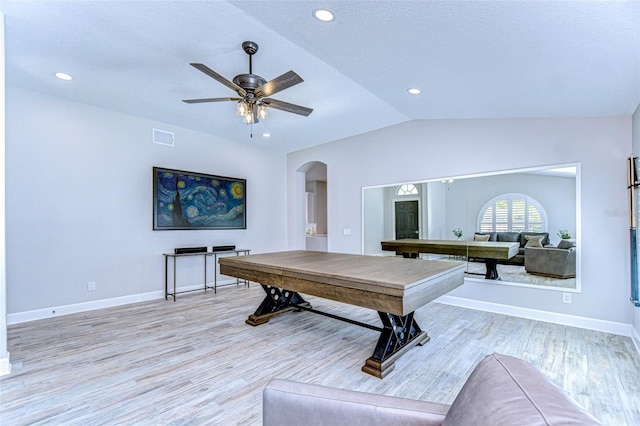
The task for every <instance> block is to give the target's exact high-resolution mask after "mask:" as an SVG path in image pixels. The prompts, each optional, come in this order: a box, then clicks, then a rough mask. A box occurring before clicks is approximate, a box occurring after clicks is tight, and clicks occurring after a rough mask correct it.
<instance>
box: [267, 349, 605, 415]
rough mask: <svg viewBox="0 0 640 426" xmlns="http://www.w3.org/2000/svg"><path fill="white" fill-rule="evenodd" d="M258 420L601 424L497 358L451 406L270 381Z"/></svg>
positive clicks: (522, 367)
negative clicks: (260, 417) (260, 418)
mask: <svg viewBox="0 0 640 426" xmlns="http://www.w3.org/2000/svg"><path fill="white" fill-rule="evenodd" d="M385 380H386V379H385ZM262 421H263V423H262V424H263V425H264V426H290V425H291V426H294V425H295V426H298V425H306V426H313V425H318V426H324V425H327V426H329V425H331V426H340V425H344V426H354V425H366V426H375V425H385V426H388V425H395V426H401V425H407V426H409V425H421V426H468V425H474V426H485V425H487V426H489V425H490V426H496V425H527V426H537V425H540V426H543V425H544V426H549V425H565V426H566V425H585V426H586V425H598V424H600V423H599V422H598V421H597V420H596V419H595V418H593V417H592V416H591V415H590V414H589V413H587V412H586V411H585V410H584V409H583V408H581V407H580V406H579V405H578V404H577V403H576V402H575V401H573V399H571V397H569V395H567V394H566V393H564V391H563V390H562V389H560V388H559V387H557V386H556V385H555V384H553V383H552V382H551V381H550V380H549V379H547V378H546V377H545V376H544V375H543V374H542V373H540V371H538V370H536V369H535V368H534V367H533V366H532V365H531V364H529V363H528V362H526V361H524V360H521V359H518V358H514V357H511V356H507V355H500V354H492V355H489V356H487V357H486V358H485V359H484V360H482V361H481V362H480V363H479V364H478V365H477V367H476V368H475V370H474V371H473V372H472V373H471V376H470V377H469V379H468V380H467V381H466V382H465V384H464V385H463V386H462V389H461V390H460V393H458V395H457V396H456V398H455V400H454V401H453V403H452V404H451V405H448V404H439V403H435V402H429V401H419V400H410V399H405V398H400V397H393V396H388V395H375V394H369V393H363V392H356V391H352V390H346V389H336V388H329V387H325V386H319V385H314V384H308V383H298V382H292V381H289V380H282V379H272V380H271V381H270V382H269V383H268V384H267V386H266V387H265V389H264V393H263V398H262Z"/></svg>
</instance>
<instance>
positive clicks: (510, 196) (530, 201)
mask: <svg viewBox="0 0 640 426" xmlns="http://www.w3.org/2000/svg"><path fill="white" fill-rule="evenodd" d="M505 199H506V200H507V201H508V203H509V205H508V211H509V217H508V231H507V232H515V231H513V222H512V219H513V217H512V214H511V212H512V208H511V206H512V202H513V201H514V200H521V199H524V200H525V219H524V226H525V230H524V232H535V231H530V230H529V215H528V210H529V209H528V206H529V205H533V206H534V207H535V208H536V209H537V210H538V213H539V214H540V219H541V225H542V231H547V229H548V219H547V212H546V211H545V209H544V207H542V204H540V203H539V202H538V201H537V200H536V199H535V198H533V197H531V196H530V195H527V194H521V193H518V192H507V193H504V194H500V195H498V196H496V197H493V198H492V199H491V200H489V201H487V202H486V203H485V204H484V206H482V208H481V209H480V211H479V212H478V216H477V219H476V230H477V232H479V231H481V230H482V219H483V217H484V215H485V213H486V211H487V209H488V208H489V207H491V206H495V204H496V202H498V201H503V200H505ZM491 225H492V231H483V232H496V217H495V209H494V211H493V218H492V224H491Z"/></svg>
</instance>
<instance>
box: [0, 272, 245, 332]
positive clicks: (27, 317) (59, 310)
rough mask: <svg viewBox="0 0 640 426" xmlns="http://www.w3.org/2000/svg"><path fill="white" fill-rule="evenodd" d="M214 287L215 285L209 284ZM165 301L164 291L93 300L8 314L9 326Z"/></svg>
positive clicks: (197, 286) (183, 288) (181, 288)
mask: <svg viewBox="0 0 640 426" xmlns="http://www.w3.org/2000/svg"><path fill="white" fill-rule="evenodd" d="M232 282H235V279H233V280H225V281H220V282H218V286H222V285H225V284H229V283H232ZM209 285H210V286H213V283H210V284H209ZM199 289H202V284H199V285H193V286H184V287H179V288H178V289H177V290H178V291H191V290H199ZM157 299H164V291H152V292H149V293H141V294H132V295H129V296H120V297H113V298H111V299H101V300H93V301H91V302H82V303H75V304H72V305H63V306H51V307H48V308H43V309H36V310H33V311H26V312H18V313H15V314H7V325H12V324H20V323H23V322H29V321H36V320H41V319H47V318H53V317H58V316H61V315H69V314H77V313H80V312H87V311H94V310H96V309H103V308H111V307H114V306H120V305H128V304H130V303H138V302H147V301H149V300H157Z"/></svg>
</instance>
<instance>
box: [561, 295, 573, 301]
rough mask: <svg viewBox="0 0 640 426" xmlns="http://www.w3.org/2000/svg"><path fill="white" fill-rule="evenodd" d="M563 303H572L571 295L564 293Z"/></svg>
mask: <svg viewBox="0 0 640 426" xmlns="http://www.w3.org/2000/svg"><path fill="white" fill-rule="evenodd" d="M562 303H571V293H562Z"/></svg>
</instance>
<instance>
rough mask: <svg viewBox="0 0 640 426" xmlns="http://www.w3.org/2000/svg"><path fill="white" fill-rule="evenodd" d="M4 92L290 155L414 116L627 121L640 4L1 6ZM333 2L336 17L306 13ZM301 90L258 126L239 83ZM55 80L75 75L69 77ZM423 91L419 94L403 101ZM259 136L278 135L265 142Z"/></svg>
mask: <svg viewBox="0 0 640 426" xmlns="http://www.w3.org/2000/svg"><path fill="white" fill-rule="evenodd" d="M0 6H1V8H2V11H3V13H4V14H5V30H6V36H5V44H6V80H7V85H10V86H19V87H24V88H27V89H31V90H35V91H39V92H43V93H47V94H51V95H54V96H59V97H63V98H68V99H72V100H75V101H79V102H84V103H88V104H92V105H96V106H99V107H103V108H108V109H111V110H116V111H122V112H125V113H128V114H134V115H137V116H141V117H146V118H150V119H154V120H158V121H161V122H165V123H170V124H173V125H177V126H182V127H187V128H191V129H195V130H199V131H203V132H207V133H210V134H213V135H218V136H221V137H224V138H227V139H230V140H234V141H239V142H245V143H251V144H259V145H264V146H269V147H273V148H274V149H277V150H281V151H285V152H290V151H294V150H297V149H301V148H304V147H308V146H312V145H316V144H320V143H325V142H329V141H333V140H337V139H341V138H345V137H348V136H352V135H355V134H360V133H364V132H368V131H371V130H375V129H378V128H381V127H386V126H389V125H393V124H397V123H401V122H404V121H408V120H415V119H460V118H522V117H575V116H586V117H591V116H616V115H630V114H632V113H633V112H634V110H635V109H636V107H637V105H638V102H640V0H633V1H607V2H605V1H595V0H594V1H587V0H585V1H575V0H573V1H504V0H503V1H229V2H227V1H51V0H47V1H25V0H20V1H4V0H2V1H0ZM318 7H326V8H329V9H331V10H332V11H333V12H334V13H335V14H336V19H335V21H333V22H331V23H322V22H319V21H317V20H315V19H314V18H313V17H312V11H313V10H314V9H315V8H318ZM245 40H252V41H255V42H257V43H258V44H259V45H260V50H259V51H258V53H257V54H256V55H255V56H254V58H253V71H254V73H255V74H259V75H261V76H262V77H264V78H265V79H266V80H271V79H273V78H275V77H277V76H279V75H281V74H282V73H284V72H286V71H288V70H290V69H292V70H294V71H296V72H297V73H298V74H299V75H300V76H301V77H302V78H303V79H304V80H305V81H304V82H303V83H301V84H299V85H297V86H294V87H291V88H289V89H286V90H284V91H282V92H280V93H278V94H276V95H274V98H276V99H279V100H283V101H286V102H291V103H296V104H300V105H303V106H307V107H310V108H313V109H314V111H313V113H312V114H311V115H310V116H309V117H303V116H299V115H295V114H290V113H286V112H283V111H278V110H271V114H270V118H269V119H268V120H265V121H261V122H260V123H259V124H256V125H254V126H253V139H251V138H250V137H249V136H250V133H251V132H250V126H247V125H245V124H243V123H242V121H241V119H240V118H238V117H236V116H235V104H233V103H231V102H223V103H209V104H185V103H183V102H181V99H188V98H201V97H225V96H233V95H234V92H233V91H231V90H230V89H228V88H226V87H225V86H223V85H221V84H220V83H218V82H216V81H215V80H213V79H211V78H209V77H207V76H206V75H204V74H202V73H201V72H199V71H197V70H196V69H194V68H192V67H190V66H189V65H188V64H189V63H190V62H202V63H204V64H206V65H208V66H209V67H211V68H212V69H214V70H216V71H217V72H218V73H220V74H222V75H223V76H225V77H227V78H228V79H229V80H231V79H232V78H233V77H234V76H235V75H237V74H240V73H246V72H248V57H247V55H246V54H245V53H244V52H243V51H242V48H241V44H242V42H243V41H245ZM57 71H64V72H67V73H69V74H71V75H73V76H74V77H75V80H74V81H72V82H64V81H61V80H58V79H56V78H55V77H53V74H54V73H55V72H57ZM409 87H418V88H420V89H422V94H421V95H418V96H412V95H409V94H408V93H407V92H406V89H407V88H409ZM263 132H269V133H271V134H272V137H271V138H270V139H264V138H262V136H261V135H262V133H263Z"/></svg>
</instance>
